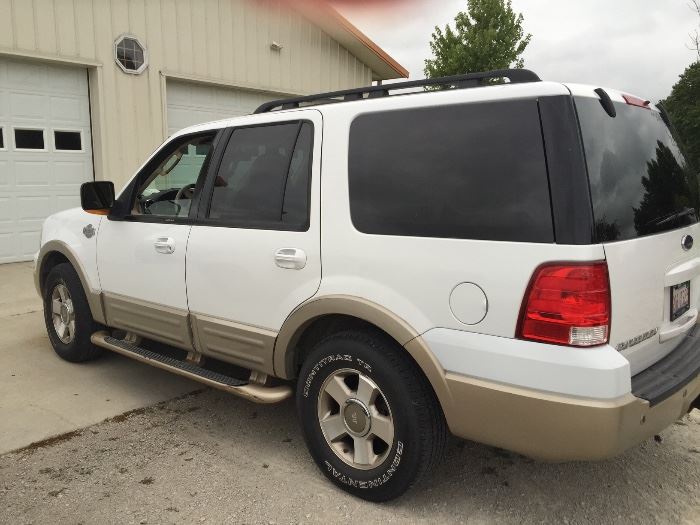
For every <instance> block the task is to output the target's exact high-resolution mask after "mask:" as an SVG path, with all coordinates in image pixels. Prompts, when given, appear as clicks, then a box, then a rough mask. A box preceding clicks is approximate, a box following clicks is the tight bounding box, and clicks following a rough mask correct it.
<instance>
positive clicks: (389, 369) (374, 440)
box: [297, 330, 447, 501]
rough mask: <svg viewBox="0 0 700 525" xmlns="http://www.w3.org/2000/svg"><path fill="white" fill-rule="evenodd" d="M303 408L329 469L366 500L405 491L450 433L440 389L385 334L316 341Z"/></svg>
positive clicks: (311, 440) (307, 429)
mask: <svg viewBox="0 0 700 525" xmlns="http://www.w3.org/2000/svg"><path fill="white" fill-rule="evenodd" d="M297 408H298V411H299V416H300V419H301V423H302V430H303V433H304V438H305V440H306V444H307V446H308V448H309V451H310V453H311V455H312V456H313V458H314V460H315V461H316V463H317V464H318V466H319V467H320V468H321V470H322V471H323V473H324V474H325V475H326V477H328V478H329V479H330V480H331V481H332V482H333V483H335V484H336V485H337V486H339V487H340V488H342V489H343V490H346V491H347V492H350V493H351V494H354V495H356V496H358V497H361V498H363V499H366V500H370V501H387V500H390V499H393V498H396V497H398V496H400V495H401V494H403V493H404V492H405V491H406V490H408V488H409V487H411V485H413V484H414V483H415V482H416V481H417V480H418V479H419V478H420V477H421V476H422V475H423V474H424V473H425V472H427V471H428V470H429V469H430V468H431V467H433V466H434V465H435V464H436V463H437V462H438V461H439V459H440V458H441V457H442V453H443V450H444V446H445V441H446V436H447V430H446V425H445V420H444V417H443V414H442V410H441V408H440V405H439V404H438V402H437V399H436V398H435V394H434V393H433V391H432V389H431V387H430V385H429V383H428V382H427V380H426V379H425V377H424V376H423V374H422V373H421V371H420V369H419V368H418V367H417V365H416V364H415V363H414V362H413V361H412V360H411V359H410V357H409V356H407V355H406V354H405V351H404V350H403V349H402V348H400V347H399V346H398V345H397V344H396V342H395V341H393V340H392V339H390V338H389V337H388V336H386V335H385V334H383V333H381V332H378V331H376V332H375V331H370V330H368V331H361V332H358V331H348V332H342V333H339V334H335V335H332V336H330V337H328V338H327V339H324V340H322V341H321V342H320V343H318V344H317V345H316V347H315V348H314V349H313V350H312V352H311V354H310V355H309V356H308V358H307V359H306V360H305V363H304V366H303V367H302V370H301V374H300V376H299V384H298V388H297Z"/></svg>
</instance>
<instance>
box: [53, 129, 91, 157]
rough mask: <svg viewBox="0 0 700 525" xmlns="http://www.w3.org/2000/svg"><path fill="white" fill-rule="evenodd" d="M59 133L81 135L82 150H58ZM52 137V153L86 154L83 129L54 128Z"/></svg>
mask: <svg viewBox="0 0 700 525" xmlns="http://www.w3.org/2000/svg"><path fill="white" fill-rule="evenodd" d="M57 131H58V132H59V133H79V134H80V149H58V148H57V147H56V132H57ZM51 136H52V138H53V142H52V144H51V146H52V147H53V150H52V151H55V152H56V153H85V140H84V136H83V130H82V129H76V128H73V129H70V128H52V129H51Z"/></svg>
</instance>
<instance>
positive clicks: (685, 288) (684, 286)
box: [671, 281, 690, 321]
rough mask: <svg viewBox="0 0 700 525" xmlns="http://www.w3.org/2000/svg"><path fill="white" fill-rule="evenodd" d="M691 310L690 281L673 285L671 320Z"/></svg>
mask: <svg viewBox="0 0 700 525" xmlns="http://www.w3.org/2000/svg"><path fill="white" fill-rule="evenodd" d="M688 310H690V281H686V282H684V283H681V284H676V285H675V286H672V287H671V321H675V320H676V319H678V318H679V317H680V316H681V315H683V314H684V313H686V312H687V311H688Z"/></svg>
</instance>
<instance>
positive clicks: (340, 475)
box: [325, 441, 403, 489]
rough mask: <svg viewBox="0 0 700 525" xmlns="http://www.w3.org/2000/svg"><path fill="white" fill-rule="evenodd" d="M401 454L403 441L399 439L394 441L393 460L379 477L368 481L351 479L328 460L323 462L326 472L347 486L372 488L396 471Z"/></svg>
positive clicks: (386, 480)
mask: <svg viewBox="0 0 700 525" xmlns="http://www.w3.org/2000/svg"><path fill="white" fill-rule="evenodd" d="M402 454H403V443H402V442H401V441H398V442H397V443H396V454H395V455H394V460H393V461H392V462H391V465H389V468H388V469H387V470H386V472H384V474H382V476H381V477H379V478H375V479H371V480H369V481H360V480H357V479H353V478H351V477H349V476H346V475H345V474H343V473H342V472H339V471H338V470H336V469H335V467H333V465H331V464H330V462H328V461H326V462H325V463H326V468H327V469H328V472H330V473H331V474H332V475H333V477H334V478H335V479H337V480H338V481H340V482H341V483H343V484H345V485H347V486H348V487H354V488H358V489H372V488H376V487H380V486H382V485H384V484H385V483H387V482H388V481H389V480H390V479H391V477H392V476H393V475H394V473H395V472H396V469H397V468H398V467H399V464H400V463H401V455H402Z"/></svg>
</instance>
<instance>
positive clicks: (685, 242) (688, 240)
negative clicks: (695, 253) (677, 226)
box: [681, 235, 693, 252]
mask: <svg viewBox="0 0 700 525" xmlns="http://www.w3.org/2000/svg"><path fill="white" fill-rule="evenodd" d="M681 246H682V247H683V249H684V250H685V251H686V252H687V251H688V250H690V249H691V248H692V247H693V236H692V235H684V236H683V238H682V239H681Z"/></svg>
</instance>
